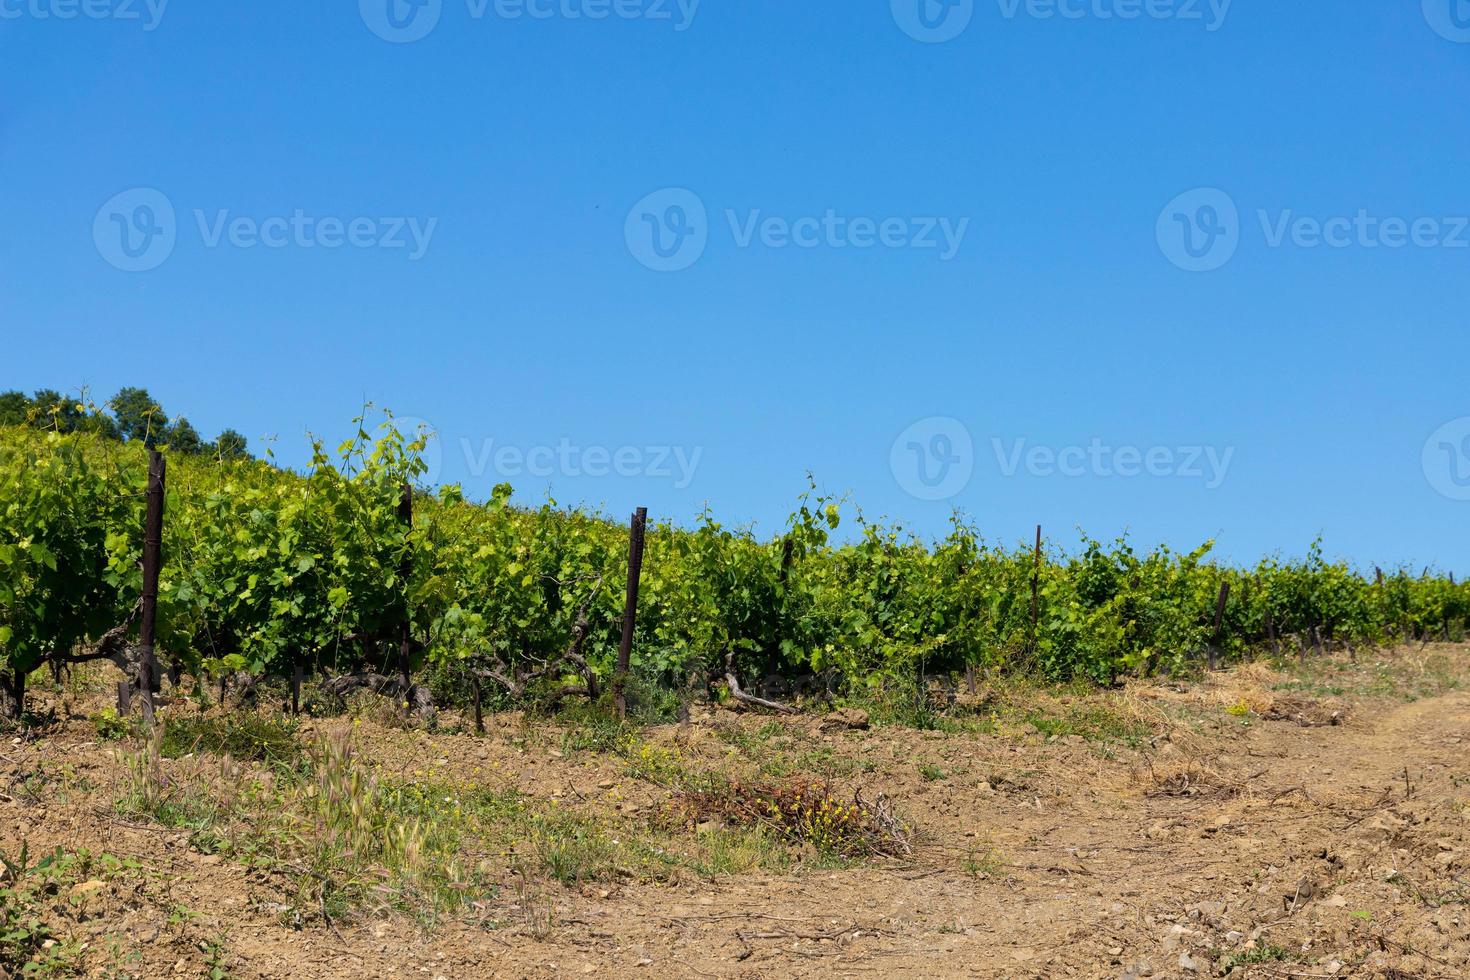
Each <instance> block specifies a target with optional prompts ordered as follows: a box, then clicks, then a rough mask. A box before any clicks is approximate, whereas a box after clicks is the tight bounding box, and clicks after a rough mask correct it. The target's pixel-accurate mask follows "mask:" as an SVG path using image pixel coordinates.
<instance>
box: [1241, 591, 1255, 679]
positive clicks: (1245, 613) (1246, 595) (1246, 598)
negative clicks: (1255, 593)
mask: <svg viewBox="0 0 1470 980" xmlns="http://www.w3.org/2000/svg"><path fill="white" fill-rule="evenodd" d="M1240 610H1241V616H1242V617H1243V618H1244V619H1245V622H1246V627H1245V651H1244V652H1243V653H1242V654H1241V657H1242V659H1244V660H1248V661H1252V662H1254V661H1255V659H1256V648H1255V645H1254V639H1253V638H1252V636H1251V630H1250V618H1251V580H1250V579H1249V578H1247V579H1246V580H1245V581H1244V582H1241V583H1240Z"/></svg>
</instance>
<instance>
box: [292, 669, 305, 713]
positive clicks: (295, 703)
mask: <svg viewBox="0 0 1470 980" xmlns="http://www.w3.org/2000/svg"><path fill="white" fill-rule="evenodd" d="M304 673H305V671H304V670H303V669H302V667H301V661H299V660H298V661H296V663H295V664H294V665H292V667H291V714H293V715H299V714H301V680H302V675H303V674H304Z"/></svg>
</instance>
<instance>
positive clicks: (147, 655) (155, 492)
mask: <svg viewBox="0 0 1470 980" xmlns="http://www.w3.org/2000/svg"><path fill="white" fill-rule="evenodd" d="M165 473H166V463H165V461H164V458H163V454H162V453H160V452H158V451H156V450H155V451H153V452H150V453H149V454H148V491H147V504H148V506H147V512H146V514H145V516H144V518H143V596H142V617H141V622H140V625H139V627H138V695H139V698H140V699H141V701H142V704H143V720H144V722H146V723H147V724H150V725H151V724H153V689H154V686H155V684H156V683H157V679H158V663H157V658H156V657H155V655H154V650H153V646H154V642H155V639H156V633H157V630H158V575H159V571H160V570H161V569H162V567H163V487H164V477H165Z"/></svg>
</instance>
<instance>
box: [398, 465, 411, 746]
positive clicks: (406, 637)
mask: <svg viewBox="0 0 1470 980" xmlns="http://www.w3.org/2000/svg"><path fill="white" fill-rule="evenodd" d="M398 520H399V521H401V522H402V524H403V527H404V534H405V535H407V534H408V533H410V532H412V531H413V487H411V486H409V485H408V484H407V483H404V484H403V487H402V489H401V491H400V492H399V496H398ZM412 577H413V557H412V556H411V555H410V554H409V551H408V548H407V547H406V546H405V548H404V550H403V558H402V560H401V561H400V562H399V565H398V578H399V580H400V582H401V583H402V588H403V619H402V620H401V621H400V622H399V624H398V672H399V674H400V675H401V676H402V678H403V716H404V717H405V718H407V717H408V716H410V715H411V714H413V670H412V666H411V664H412V658H411V656H410V655H411V652H412V643H413V624H412V623H411V622H410V618H411V617H410V610H409V608H408V586H409V579H410V578H412Z"/></svg>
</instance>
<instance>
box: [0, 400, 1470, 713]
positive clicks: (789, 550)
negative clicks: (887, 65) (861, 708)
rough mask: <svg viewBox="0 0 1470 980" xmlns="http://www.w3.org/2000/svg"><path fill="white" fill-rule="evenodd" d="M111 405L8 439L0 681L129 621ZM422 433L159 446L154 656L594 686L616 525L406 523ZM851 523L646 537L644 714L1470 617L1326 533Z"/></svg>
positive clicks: (612, 598)
mask: <svg viewBox="0 0 1470 980" xmlns="http://www.w3.org/2000/svg"><path fill="white" fill-rule="evenodd" d="M126 394H127V398H126V399H124V400H122V401H120V402H118V404H122V405H123V406H124V407H125V408H127V409H128V412H130V413H131V414H130V415H129V416H128V418H130V419H132V421H131V422H126V424H123V425H122V428H123V429H124V430H125V431H128V432H132V433H133V434H134V438H135V441H134V442H132V443H128V444H122V445H119V444H117V443H114V442H111V441H109V440H106V439H100V438H95V437H91V436H88V435H85V434H81V433H74V434H71V435H65V434H62V432H61V431H59V429H60V428H61V427H62V426H61V425H60V424H58V425H57V426H56V427H55V428H53V429H52V430H50V431H46V432H36V431H35V430H34V428H32V427H21V428H8V429H0V480H3V483H0V515H3V516H4V517H5V518H6V520H5V521H4V525H3V527H0V650H3V654H4V666H5V667H6V668H7V669H8V670H9V672H10V676H11V678H12V679H14V678H15V677H17V676H21V675H23V674H24V673H26V672H29V671H31V670H34V669H35V668H36V667H38V666H40V665H42V664H44V663H45V662H46V661H47V660H48V659H50V658H54V657H58V656H66V655H68V654H69V653H70V652H71V651H73V650H75V649H76V648H77V647H78V646H79V645H85V644H86V643H88V642H90V641H93V640H95V639H96V638H97V637H98V636H99V634H100V633H101V632H102V631H104V630H106V629H108V628H111V627H113V626H116V625H118V624H119V623H122V622H124V621H125V620H126V617H127V614H128V612H129V610H131V608H132V606H133V603H134V602H135V600H136V596H137V592H138V588H139V572H138V558H139V554H140V549H141V542H140V540H139V538H140V532H139V528H140V526H141V517H142V495H141V493H140V491H141V489H142V487H143V474H144V471H145V469H146V455H145V453H144V446H143V443H144V442H146V441H147V438H146V436H147V433H148V432H151V431H152V427H153V423H154V422H155V421H156V418H154V417H153V416H151V415H148V414H147V412H146V411H143V410H142V409H139V408H138V406H140V405H143V404H144V403H145V402H147V401H148V399H147V398H146V395H147V393H146V392H142V391H141V390H133V391H129V392H127V393H126ZM11 401H14V399H11ZM5 404H8V403H7V402H5V401H4V400H3V399H0V408H3V407H4V405H5ZM129 406H131V407H129ZM51 417H52V418H53V419H55V420H58V423H59V420H61V419H63V418H64V417H66V416H65V413H64V412H62V411H58V412H56V413H54V414H53V415H52V416H51ZM122 418H123V417H122V416H120V420H122ZM68 424H69V423H68ZM182 424H183V423H182V420H181V421H180V422H179V423H177V425H182ZM139 426H142V427H143V428H142V429H139ZM138 431H143V432H144V437H143V438H139V437H137V436H136V433H137V432H138ZM242 442H243V440H242ZM425 444H426V436H425V434H424V433H422V432H404V431H401V426H399V425H398V424H397V423H395V422H394V421H393V419H392V417H391V415H390V416H388V417H387V418H386V419H385V421H384V422H383V424H382V425H380V426H378V427H377V428H376V429H374V428H373V427H372V425H371V424H370V423H369V422H368V421H366V419H365V418H363V419H358V420H357V427H356V430H355V432H354V434H353V436H352V438H350V439H348V440H347V441H346V442H344V443H342V444H341V445H340V446H338V447H336V449H335V450H329V449H328V448H327V447H326V446H324V445H323V444H322V443H321V442H320V441H317V442H315V443H313V447H312V448H313V453H312V462H311V465H310V467H309V468H308V470H307V471H306V472H305V473H301V474H297V473H290V472H284V471H281V470H278V469H276V468H274V467H272V466H270V465H268V464H267V463H264V462H259V461H255V460H251V459H248V458H240V456H239V454H238V453H235V452H233V451H232V452H225V451H220V452H216V453H213V454H209V453H200V454H187V453H181V452H179V451H178V448H177V447H168V451H169V455H170V467H169V476H168V498H167V504H166V506H167V514H168V517H167V520H166V522H165V541H164V553H165V567H164V569H163V574H162V581H161V583H160V592H159V632H158V643H159V647H160V650H161V652H162V654H163V655H164V656H165V657H166V658H167V659H169V660H172V661H175V662H179V663H181V664H183V665H184V666H186V667H188V668H191V669H193V670H195V671H196V672H203V673H210V674H218V673H221V672H226V671H246V672H248V673H249V674H251V675H252V676H255V677H265V676H277V677H284V676H289V675H290V673H291V672H292V669H293V668H294V667H295V666H296V665H298V664H300V665H303V666H310V667H313V668H315V667H320V668H323V669H326V670H334V671H341V670H348V669H358V668H363V667H367V668H372V669H375V670H379V671H385V670H390V669H393V670H396V668H397V659H398V654H399V650H400V647H401V643H402V640H403V639H404V637H403V636H402V635H401V629H402V626H403V624H405V623H406V624H407V626H408V636H407V639H408V648H409V651H410V655H411V660H412V663H411V666H412V667H413V668H414V669H415V670H418V669H421V668H423V667H425V666H428V667H430V668H432V669H431V675H432V676H433V677H434V678H436V685H438V686H439V687H440V688H442V689H447V690H453V691H458V692H467V691H468V688H469V684H468V680H467V679H468V678H470V677H472V676H478V677H480V678H481V680H482V683H483V685H484V686H485V688H486V692H487V695H488V700H490V701H491V702H492V703H503V701H504V698H505V697H506V696H508V695H507V693H506V692H513V693H514V696H515V697H517V698H522V699H524V700H525V701H526V702H527V703H532V704H534V703H541V704H546V705H550V704H556V703H558V702H561V701H562V700H563V699H564V696H565V693H566V691H567V690H568V689H569V688H573V687H576V688H581V689H585V688H588V687H591V688H593V689H602V690H605V688H606V683H607V681H608V680H610V679H611V676H612V672H613V665H614V663H615V660H616V652H617V647H618V640H619V633H620V623H621V616H622V589H621V583H622V582H623V581H624V578H625V576H626V568H627V565H626V563H627V529H626V527H625V526H624V525H623V524H622V522H621V521H618V522H614V521H610V520H607V519H605V518H604V517H603V516H601V515H599V514H597V513H588V512H584V511H578V510H567V509H563V508H561V507H559V506H558V505H557V503H556V501H554V500H546V501H545V502H543V503H541V504H540V505H539V506H536V507H521V506H516V505H514V504H513V503H512V501H511V491H510V488H509V487H508V486H500V487H497V488H495V491H494V493H493V494H492V496H491V498H490V499H489V500H488V501H485V502H483V503H476V502H472V501H469V500H466V499H465V496H464V494H463V492H462V491H461V490H460V489H459V488H458V487H444V488H438V489H437V490H435V491H433V492H429V491H427V490H425V489H422V488H419V489H414V490H412V492H411V496H410V500H411V503H412V508H411V510H412V513H411V515H405V513H404V512H403V509H402V506H403V503H404V487H405V486H410V487H411V486H413V485H414V484H415V483H416V482H417V481H418V480H419V479H420V477H421V475H422V473H423V472H424V464H423V461H422V458H421V457H422V453H423V450H424V447H425ZM242 448H243V447H242ZM844 509H845V505H844V502H843V501H841V500H838V499H835V498H832V497H829V496H825V495H823V494H821V493H820V492H819V491H818V490H817V489H816V488H815V485H812V486H811V487H809V489H808V491H807V493H805V494H804V495H803V496H802V497H801V498H800V499H799V500H798V501H797V506H796V507H795V509H794V511H793V513H792V515H791V518H790V520H789V521H788V522H787V524H786V526H785V527H784V528H783V529H782V531H781V533H780V534H779V535H777V536H775V537H773V538H760V537H757V536H756V534H755V533H754V532H753V531H752V530H750V529H749V528H744V527H728V526H726V525H723V524H721V523H720V522H719V521H717V520H716V519H715V518H714V516H713V515H712V514H710V513H709V512H707V511H706V512H705V513H703V514H701V515H700V516H699V517H698V519H697V520H696V521H695V522H694V524H693V526H692V527H688V528H681V527H676V526H674V525H673V524H670V523H662V524H658V525H655V526H652V527H650V528H649V532H648V539H647V550H646V555H645V561H644V580H643V593H642V598H641V601H640V608H639V616H638V621H637V631H636V635H635V647H636V650H637V656H636V671H637V673H636V677H637V682H636V683H635V684H634V685H632V687H631V692H632V695H633V696H632V699H631V700H632V703H633V707H634V709H635V711H636V712H637V713H638V716H639V717H640V718H643V719H646V720H649V721H655V720H662V719H667V718H670V717H672V715H673V714H674V712H675V711H676V710H677V706H678V700H679V696H678V695H675V694H674V693H673V692H676V691H682V692H684V695H683V696H684V697H687V696H688V694H689V692H691V691H694V690H699V689H704V688H706V687H707V686H708V685H710V684H711V683H718V681H720V680H721V679H722V677H723V674H724V672H725V669H726V665H727V663H728V664H730V665H732V666H733V667H734V669H735V671H736V673H737V674H738V675H739V676H740V677H741V678H742V679H743V680H744V682H745V683H746V684H747V686H756V685H760V684H762V682H763V681H765V680H766V679H771V678H774V679H777V681H780V682H782V683H789V682H791V681H793V680H795V679H798V678H808V679H810V678H812V677H815V678H817V679H818V681H817V683H819V684H820V685H821V686H824V687H825V688H826V689H827V690H834V691H838V692H840V693H842V694H844V695H845V696H847V697H849V698H851V699H853V700H855V701H858V702H867V701H870V700H871V701H873V702H875V703H878V704H880V705H881V704H882V703H885V702H889V703H891V704H892V706H893V711H895V712H900V713H903V714H904V716H905V718H906V719H909V720H907V721H906V722H905V723H913V724H916V725H918V726H919V727H926V725H928V726H932V725H933V724H936V723H937V722H935V721H934V718H935V717H936V716H935V715H934V711H935V705H934V703H933V702H932V700H931V697H930V694H931V693H932V692H929V691H928V690H926V687H925V680H924V679H925V678H926V677H943V676H945V675H949V674H952V673H955V672H959V671H963V670H966V669H974V670H976V671H979V672H982V673H1006V672H1009V673H1020V674H1027V673H1029V674H1037V675H1040V676H1043V677H1046V678H1048V679H1053V680H1067V679H1071V678H1085V679H1089V680H1091V681H1094V682H1098V683H1104V684H1106V683H1111V682H1113V681H1115V680H1116V679H1118V678H1119V677H1121V676H1125V675H1136V674H1144V673H1150V672H1166V673H1169V672H1173V673H1177V672H1183V671H1188V670H1192V669H1195V667H1196V665H1198V664H1199V663H1201V662H1202V661H1203V659H1204V656H1205V653H1206V651H1207V649H1213V650H1214V651H1215V652H1216V654H1217V655H1218V656H1219V657H1220V658H1221V659H1223V660H1229V659H1231V658H1238V657H1241V656H1244V655H1247V654H1249V653H1252V652H1259V651H1264V650H1269V649H1270V644H1271V640H1272V639H1273V638H1275V639H1276V640H1278V641H1280V640H1283V639H1289V638H1293V637H1295V638H1301V639H1302V642H1308V641H1309V639H1310V638H1311V637H1314V636H1315V637H1316V638H1319V639H1320V640H1321V641H1322V642H1323V643H1338V644H1342V643H1344V642H1346V643H1352V644H1357V645H1364V646H1369V645H1373V644H1378V643H1384V642H1390V641H1397V640H1401V639H1404V638H1408V637H1413V638H1417V639H1430V638H1448V637H1456V636H1461V635H1463V634H1464V630H1465V624H1466V621H1467V620H1470V588H1467V586H1466V585H1465V584H1464V583H1461V584H1458V585H1457V584H1455V583H1453V582H1451V581H1450V580H1449V579H1448V578H1438V577H1431V576H1427V575H1425V576H1417V577H1412V576H1410V575H1409V574H1408V573H1407V572H1406V571H1402V570H1399V571H1397V572H1395V573H1392V574H1389V575H1385V576H1384V577H1383V579H1382V581H1381V582H1380V581H1379V579H1378V577H1377V576H1376V575H1374V576H1373V577H1371V578H1370V577H1365V576H1363V575H1361V574H1359V573H1358V572H1357V571H1356V570H1354V569H1352V568H1351V567H1349V566H1347V565H1346V564H1344V563H1341V562H1332V561H1329V560H1328V559H1327V558H1326V557H1325V555H1324V553H1323V550H1322V547H1321V545H1320V542H1317V543H1314V544H1313V545H1312V547H1311V548H1310V549H1309V550H1308V552H1307V555H1306V556H1305V558H1303V559H1300V560H1285V559H1281V558H1271V559H1268V560H1266V561H1264V562H1262V563H1261V564H1260V565H1258V566H1257V567H1256V568H1254V569H1250V570H1244V569H1235V568H1230V567H1226V566H1223V565H1219V564H1216V563H1214V562H1213V561H1211V560H1210V558H1209V553H1210V549H1211V545H1210V544H1209V543H1206V544H1205V545H1204V546H1202V547H1200V548H1198V549H1195V550H1194V551H1191V552H1187V553H1179V552H1175V551H1172V550H1170V549H1168V548H1165V547H1160V548H1156V549H1154V550H1152V551H1149V552H1142V551H1139V550H1137V549H1136V548H1135V547H1134V546H1133V544H1132V543H1131V542H1130V541H1128V540H1127V539H1126V538H1125V539H1120V540H1118V541H1115V542H1113V543H1112V544H1111V545H1105V544H1103V543H1101V542H1098V541H1094V540H1091V539H1086V538H1084V539H1083V542H1082V547H1081V548H1080V550H1078V551H1077V552H1075V553H1073V554H1064V553H1062V552H1060V551H1059V550H1057V549H1055V548H1052V547H1048V548H1046V549H1045V550H1044V551H1043V552H1042V554H1041V555H1040V556H1037V555H1036V554H1034V553H1033V551H1032V549H1031V548H1030V547H1028V546H1022V547H1019V548H1006V547H1003V546H999V545H995V544H992V543H990V542H987V541H985V540H984V539H983V538H982V537H981V536H980V534H979V533H978V531H977V530H976V529H975V527H974V526H973V525H971V524H969V523H967V522H966V521H965V520H963V519H962V518H961V517H959V516H956V517H955V519H954V520H953V522H952V525H951V527H950V529H949V532H948V533H947V534H946V535H945V536H944V537H943V538H942V539H940V540H937V541H933V542H925V541H922V540H920V539H918V538H917V537H915V536H914V535H912V534H910V533H908V532H906V531H905V530H904V529H903V528H902V527H900V526H896V525H886V524H879V523H875V522H872V521H869V520H867V519H866V518H865V517H864V516H863V515H862V513H861V512H858V513H857V514H856V516H855V522H854V530H853V532H852V535H851V538H850V539H849V540H848V541H846V542H845V543H843V542H838V541H835V540H834V535H835V534H836V533H837V532H838V531H839V529H840V528H841V527H842V522H843V511H844ZM1222 586H1229V593H1228V601H1227V602H1226V603H1225V605H1224V607H1223V609H1222V610H1221V611H1220V612H1221V615H1220V622H1219V628H1218V630H1217V628H1216V622H1215V619H1216V610H1217V602H1218V599H1219V596H1220V593H1221V588H1222ZM1033 587H1034V589H1035V595H1036V607H1035V612H1036V618H1035V621H1034V623H1033V620H1032V590H1033ZM492 677H500V678H503V679H504V680H505V681H506V683H505V685H504V686H505V690H504V691H501V690H499V689H497V688H495V686H494V683H493V682H492V681H491V680H490V678H492ZM781 679H785V680H784V681H781ZM889 692H898V693H897V694H890V693H889ZM910 695H912V696H911V697H910ZM880 713H881V712H880ZM910 716H912V717H911V718H910ZM926 719H927V721H926Z"/></svg>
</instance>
